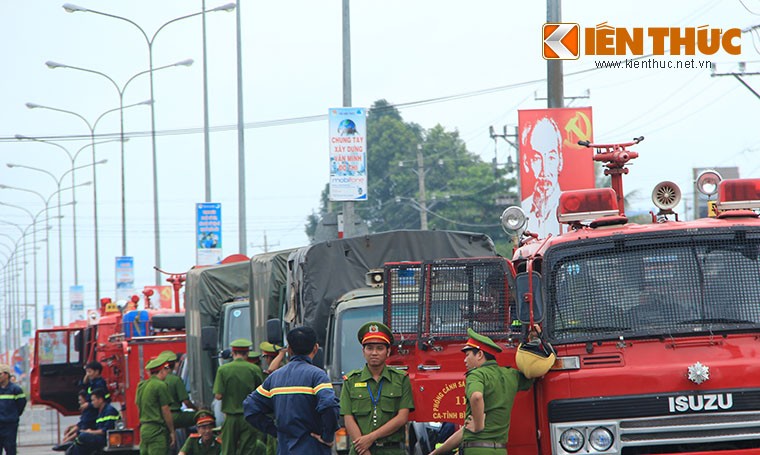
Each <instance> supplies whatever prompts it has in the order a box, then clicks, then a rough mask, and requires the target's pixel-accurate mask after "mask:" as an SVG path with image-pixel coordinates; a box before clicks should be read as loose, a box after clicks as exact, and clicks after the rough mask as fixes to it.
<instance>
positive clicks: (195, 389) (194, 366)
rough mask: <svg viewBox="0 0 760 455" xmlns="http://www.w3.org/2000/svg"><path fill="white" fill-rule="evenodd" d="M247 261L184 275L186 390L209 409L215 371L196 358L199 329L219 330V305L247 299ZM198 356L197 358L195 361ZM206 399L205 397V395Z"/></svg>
mask: <svg viewBox="0 0 760 455" xmlns="http://www.w3.org/2000/svg"><path fill="white" fill-rule="evenodd" d="M249 275H250V263H249V262H248V261H243V262H233V263H230V264H220V265H214V266H210V267H198V268H194V269H191V270H190V271H188V272H187V280H186V282H185V325H186V329H187V355H188V359H187V361H188V362H189V364H190V366H191V368H190V372H191V373H190V388H191V393H192V394H193V399H194V400H195V401H196V402H197V403H203V404H205V405H209V404H210V403H211V400H212V398H213V397H212V396H210V393H211V388H212V387H213V385H214V378H213V376H212V372H213V371H215V370H214V368H213V366H212V365H211V359H209V357H208V356H205V355H200V353H202V352H203V350H202V349H201V328H202V327H206V326H217V327H218V326H219V314H220V311H221V309H222V305H224V304H225V303H227V302H231V301H233V300H240V299H246V298H248V292H249V289H248V277H249ZM199 355H200V358H197V357H198V356H199ZM207 393H208V394H209V396H205V395H206V394H207Z"/></svg>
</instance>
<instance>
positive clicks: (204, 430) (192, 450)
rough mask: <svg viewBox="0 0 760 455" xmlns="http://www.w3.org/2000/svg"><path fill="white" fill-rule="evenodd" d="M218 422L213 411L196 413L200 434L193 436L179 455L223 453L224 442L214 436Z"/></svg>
mask: <svg viewBox="0 0 760 455" xmlns="http://www.w3.org/2000/svg"><path fill="white" fill-rule="evenodd" d="M215 425H216V420H215V419H214V414H213V413H212V412H211V411H207V410H205V409H203V410H200V411H198V412H196V413H195V427H196V428H197V429H198V433H196V434H191V435H190V436H189V437H188V438H187V441H185V444H184V445H183V446H182V449H181V450H180V451H179V455H219V454H220V453H222V441H221V439H219V438H217V437H216V436H215V435H214V426H215Z"/></svg>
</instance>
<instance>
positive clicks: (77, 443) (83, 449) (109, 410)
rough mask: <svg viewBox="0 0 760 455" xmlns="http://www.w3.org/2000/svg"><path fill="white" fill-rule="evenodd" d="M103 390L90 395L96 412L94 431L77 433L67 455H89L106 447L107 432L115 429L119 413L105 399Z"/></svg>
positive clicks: (97, 390) (88, 430) (105, 392)
mask: <svg viewBox="0 0 760 455" xmlns="http://www.w3.org/2000/svg"><path fill="white" fill-rule="evenodd" d="M106 395H108V392H107V391H106V390H105V389H100V388H98V389H95V390H93V391H92V392H91V393H90V400H91V404H92V406H93V409H95V410H97V412H98V415H97V417H96V418H95V428H94V429H84V430H81V431H80V432H79V435H77V437H76V439H74V444H73V445H72V446H71V447H70V448H69V449H68V450H67V451H66V454H67V455H90V454H92V453H95V452H96V451H98V450H100V449H102V448H103V447H105V446H106V436H107V435H108V430H113V429H114V428H116V422H117V421H118V420H119V411H117V410H116V408H114V407H113V406H112V405H111V403H110V401H109V400H108V399H106Z"/></svg>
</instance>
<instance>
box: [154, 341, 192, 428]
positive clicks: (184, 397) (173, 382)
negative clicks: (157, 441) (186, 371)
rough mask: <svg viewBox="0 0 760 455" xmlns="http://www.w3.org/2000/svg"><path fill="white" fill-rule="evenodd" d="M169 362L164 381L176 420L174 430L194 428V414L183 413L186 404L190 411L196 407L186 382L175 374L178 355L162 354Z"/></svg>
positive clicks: (170, 352)
mask: <svg viewBox="0 0 760 455" xmlns="http://www.w3.org/2000/svg"><path fill="white" fill-rule="evenodd" d="M161 355H163V356H164V357H165V358H166V360H167V361H168V362H169V368H170V369H171V370H170V371H169V374H168V375H167V376H166V379H164V383H166V387H168V389H169V398H171V403H169V409H170V410H171V411H172V419H174V428H188V427H191V426H193V423H194V419H193V413H192V412H182V404H183V403H184V404H185V406H187V407H188V408H189V409H195V405H193V403H192V402H191V401H190V396H189V395H188V394H187V388H186V387H185V382H184V381H183V380H182V378H180V377H179V376H177V375H176V374H174V365H175V364H176V362H177V354H175V353H174V352H172V351H164V352H162V353H161Z"/></svg>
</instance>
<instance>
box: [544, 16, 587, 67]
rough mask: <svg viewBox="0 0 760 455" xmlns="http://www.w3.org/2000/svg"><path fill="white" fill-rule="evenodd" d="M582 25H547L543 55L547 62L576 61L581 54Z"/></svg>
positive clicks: (545, 27)
mask: <svg viewBox="0 0 760 455" xmlns="http://www.w3.org/2000/svg"><path fill="white" fill-rule="evenodd" d="M580 29H581V27H580V25H578V24H575V23H564V22H560V23H551V22H549V23H546V24H544V28H543V40H544V43H543V55H544V58H545V59H546V60H576V59H578V57H580V52H581V33H580Z"/></svg>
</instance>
